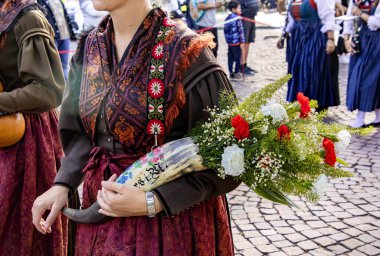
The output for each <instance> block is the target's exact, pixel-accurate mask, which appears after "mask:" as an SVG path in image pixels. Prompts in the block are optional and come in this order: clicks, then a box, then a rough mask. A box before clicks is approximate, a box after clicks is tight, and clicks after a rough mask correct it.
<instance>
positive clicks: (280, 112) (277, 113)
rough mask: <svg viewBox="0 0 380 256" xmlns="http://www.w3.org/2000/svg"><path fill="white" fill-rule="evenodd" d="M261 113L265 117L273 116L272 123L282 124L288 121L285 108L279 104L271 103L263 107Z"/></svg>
mask: <svg viewBox="0 0 380 256" xmlns="http://www.w3.org/2000/svg"><path fill="white" fill-rule="evenodd" d="M261 113H263V115H264V116H271V117H272V123H276V122H282V121H287V120H288V115H287V114H286V110H285V108H284V107H283V106H282V105H281V104H279V103H269V104H268V105H265V106H262V107H261Z"/></svg>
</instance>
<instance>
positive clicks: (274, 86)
mask: <svg viewBox="0 0 380 256" xmlns="http://www.w3.org/2000/svg"><path fill="white" fill-rule="evenodd" d="M290 78H292V76H291V75H287V76H284V77H282V78H280V79H279V80H277V81H275V82H273V83H271V84H269V85H267V86H265V87H264V88H262V89H261V90H259V91H258V92H255V93H252V94H251V95H250V96H249V97H248V98H246V99H245V100H244V101H243V102H242V103H241V104H240V105H239V110H246V111H248V112H250V113H256V112H257V111H258V110H259V109H260V107H261V106H262V105H265V104H266V103H267V101H268V100H269V99H271V98H272V97H273V94H275V92H277V91H278V90H279V89H280V88H281V87H282V86H284V85H285V84H286V83H287V82H288V81H289V80H290Z"/></svg>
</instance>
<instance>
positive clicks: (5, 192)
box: [0, 111, 67, 256]
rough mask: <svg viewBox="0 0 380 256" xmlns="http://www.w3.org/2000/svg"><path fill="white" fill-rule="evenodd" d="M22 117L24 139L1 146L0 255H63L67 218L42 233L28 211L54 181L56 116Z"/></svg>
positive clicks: (57, 161) (58, 156) (58, 155)
mask: <svg viewBox="0 0 380 256" xmlns="http://www.w3.org/2000/svg"><path fill="white" fill-rule="evenodd" d="M24 118H25V125H26V130H25V135H24V138H23V139H22V140H21V141H20V142H19V143H17V144H15V145H13V146H10V147H7V148H0V252H1V253H0V254H1V255H20V256H21V255H38V256H43V255H46V256H51V255H66V249H67V220H66V218H63V217H58V218H57V220H56V221H55V223H54V225H53V227H52V233H51V234H47V235H42V234H40V233H39V232H38V231H37V229H35V228H34V226H33V224H32V212H31V209H32V206H33V202H34V200H35V199H36V197H37V196H39V195H41V194H42V193H44V192H45V191H46V190H48V189H49V188H50V187H51V185H52V184H53V181H54V178H55V175H56V173H57V169H58V168H59V166H60V159H61V157H62V155H63V153H62V150H61V147H60V143H59V137H58V128H57V121H58V119H57V115H56V114H55V113H54V112H53V111H50V112H46V113H43V114H24ZM45 217H46V216H45Z"/></svg>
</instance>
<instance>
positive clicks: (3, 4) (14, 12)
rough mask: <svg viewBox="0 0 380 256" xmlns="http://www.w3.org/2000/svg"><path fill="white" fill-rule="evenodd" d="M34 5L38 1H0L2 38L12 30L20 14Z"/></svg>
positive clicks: (0, 33)
mask: <svg viewBox="0 0 380 256" xmlns="http://www.w3.org/2000/svg"><path fill="white" fill-rule="evenodd" d="M33 4H36V0H12V1H5V0H0V37H1V36H2V35H3V33H5V32H7V31H8V30H9V29H10V28H11V25H12V24H13V22H14V21H15V19H16V18H17V16H18V15H19V14H20V12H21V11H22V10H23V9H24V8H26V7H29V6H31V5H33Z"/></svg>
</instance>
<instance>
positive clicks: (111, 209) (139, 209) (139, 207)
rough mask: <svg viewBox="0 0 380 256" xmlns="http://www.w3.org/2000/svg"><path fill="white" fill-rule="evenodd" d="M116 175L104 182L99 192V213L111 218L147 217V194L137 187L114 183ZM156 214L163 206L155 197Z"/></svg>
mask: <svg viewBox="0 0 380 256" xmlns="http://www.w3.org/2000/svg"><path fill="white" fill-rule="evenodd" d="M116 178H117V176H116V175H115V174H114V175H112V177H111V178H110V179H109V180H108V181H102V187H103V188H102V190H99V191H98V198H97V199H98V203H99V205H100V207H101V209H100V210H99V213H102V214H104V215H107V216H110V217H132V216H146V215H147V206H146V197H145V192H144V191H143V190H141V189H139V188H136V187H130V186H127V185H123V184H119V183H116V182H114V181H115V180H116ZM155 206H156V213H158V212H160V211H162V205H161V204H160V202H159V201H158V199H157V198H156V196H155Z"/></svg>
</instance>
